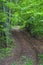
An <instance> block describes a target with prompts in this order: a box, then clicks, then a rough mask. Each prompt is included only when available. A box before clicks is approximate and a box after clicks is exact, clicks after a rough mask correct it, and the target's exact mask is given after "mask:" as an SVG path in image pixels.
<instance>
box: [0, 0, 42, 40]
mask: <svg viewBox="0 0 43 65" xmlns="http://www.w3.org/2000/svg"><path fill="white" fill-rule="evenodd" d="M2 3H4V5H3V4H2ZM2 5H3V6H4V9H5V12H4V11H3V10H2ZM7 20H8V22H7ZM10 23H11V24H10ZM12 25H20V26H21V27H22V28H25V29H28V30H29V31H30V33H31V34H34V35H43V0H37V1H36V0H16V1H15V0H12V1H10V2H9V1H7V0H0V35H1V32H3V33H4V37H6V35H8V37H9V30H10V27H11V26H12ZM6 32H7V33H6ZM1 37H3V35H2V36H1ZM1 37H0V39H1ZM8 37H6V39H7V41H8Z"/></svg>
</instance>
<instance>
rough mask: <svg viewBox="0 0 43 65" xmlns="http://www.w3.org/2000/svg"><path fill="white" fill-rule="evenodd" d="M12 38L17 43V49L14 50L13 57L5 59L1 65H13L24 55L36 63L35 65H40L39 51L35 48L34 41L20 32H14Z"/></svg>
mask: <svg viewBox="0 0 43 65" xmlns="http://www.w3.org/2000/svg"><path fill="white" fill-rule="evenodd" d="M12 36H13V38H14V39H15V41H16V46H17V47H16V49H13V51H12V53H13V56H12V57H9V58H7V59H4V60H3V61H2V62H0V64H1V65H11V63H12V62H14V61H19V60H20V57H21V56H22V55H25V56H26V57H27V58H31V59H32V60H33V61H34V64H33V65H38V51H37V49H36V48H35V47H34V44H33V43H32V40H31V39H30V38H29V37H28V35H27V33H26V32H24V31H20V30H13V31H12Z"/></svg>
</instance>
